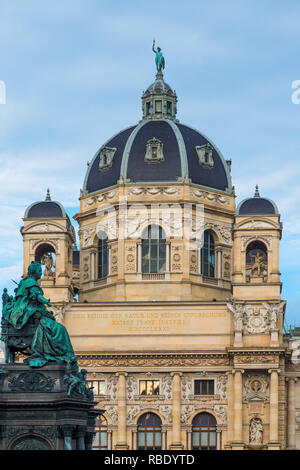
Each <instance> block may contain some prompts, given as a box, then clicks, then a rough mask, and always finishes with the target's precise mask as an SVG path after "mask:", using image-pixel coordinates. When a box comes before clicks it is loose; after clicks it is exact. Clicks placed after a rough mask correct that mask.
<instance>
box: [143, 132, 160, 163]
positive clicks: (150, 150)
mask: <svg viewBox="0 0 300 470" xmlns="http://www.w3.org/2000/svg"><path fill="white" fill-rule="evenodd" d="M162 161H164V154H163V143H162V142H161V141H160V140H159V139H156V137H153V138H152V139H150V140H148V142H147V145H146V154H145V162H148V163H160V162H162Z"/></svg>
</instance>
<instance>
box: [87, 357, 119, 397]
mask: <svg viewBox="0 0 300 470" xmlns="http://www.w3.org/2000/svg"><path fill="white" fill-rule="evenodd" d="M80 364H81V362H80ZM106 390H107V395H109V399H110V401H117V399H118V378H117V377H116V376H115V375H110V376H109V377H108V379H107V389H106Z"/></svg>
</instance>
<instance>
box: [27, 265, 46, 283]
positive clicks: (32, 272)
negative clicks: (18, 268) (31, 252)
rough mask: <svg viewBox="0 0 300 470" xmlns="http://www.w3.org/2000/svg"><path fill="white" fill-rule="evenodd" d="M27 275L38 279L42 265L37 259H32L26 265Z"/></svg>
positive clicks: (40, 275)
mask: <svg viewBox="0 0 300 470" xmlns="http://www.w3.org/2000/svg"><path fill="white" fill-rule="evenodd" d="M27 272H28V276H31V277H34V278H35V279H40V278H41V277H42V266H41V263H39V262H38V261H32V262H31V264H30V265H29V266H28V271H27Z"/></svg>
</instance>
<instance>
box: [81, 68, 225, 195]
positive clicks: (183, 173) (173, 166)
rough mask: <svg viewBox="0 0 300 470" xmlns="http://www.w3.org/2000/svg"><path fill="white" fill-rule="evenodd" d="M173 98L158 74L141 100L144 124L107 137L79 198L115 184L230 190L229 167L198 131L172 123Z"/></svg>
mask: <svg viewBox="0 0 300 470" xmlns="http://www.w3.org/2000/svg"><path fill="white" fill-rule="evenodd" d="M176 104H177V96H176V93H175V91H173V90H172V88H171V87H170V86H169V85H168V84H167V83H166V82H165V81H164V78H163V73H162V71H159V72H157V74H156V78H155V81H154V82H153V83H152V84H151V85H150V86H149V87H148V88H147V90H146V91H145V92H144V93H143V95H142V109H143V119H142V121H140V122H139V124H137V125H135V126H132V127H128V128H127V129H125V130H123V131H121V132H119V133H118V134H116V135H115V136H114V137H112V138H110V139H109V140H108V141H107V142H106V143H105V144H104V145H103V146H102V147H101V148H100V149H99V150H98V152H97V153H96V155H95V156H94V158H93V160H92V162H91V163H89V165H88V170H87V173H86V177H85V181H84V186H83V195H87V194H90V193H93V192H96V191H100V190H102V189H105V188H109V187H111V186H114V185H116V184H117V183H118V181H119V180H121V181H124V182H126V183H127V182H128V183H177V182H182V181H191V182H192V183H194V184H197V185H200V186H204V187H207V188H211V189H216V190H219V191H227V192H230V191H231V190H232V185H231V177H230V162H229V161H227V162H226V161H225V160H224V158H223V156H222V154H221V152H220V151H219V150H218V149H217V147H216V146H215V145H214V144H213V143H212V142H211V141H210V140H209V139H208V138H207V137H205V136H204V135H203V134H201V133H200V132H199V131H197V130H195V129H193V128H191V127H189V126H187V125H184V124H180V123H179V121H178V119H176V112H177V105H176Z"/></svg>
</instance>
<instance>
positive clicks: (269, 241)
mask: <svg viewBox="0 0 300 470" xmlns="http://www.w3.org/2000/svg"><path fill="white" fill-rule="evenodd" d="M250 240H253V241H254V240H262V241H264V242H266V243H267V245H268V246H269V248H270V249H271V248H272V236H271V235H263V236H261V235H255V236H253V235H252V236H248V237H246V236H245V237H241V242H242V243H241V249H242V250H245V245H247V244H248V242H249V241H250Z"/></svg>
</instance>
